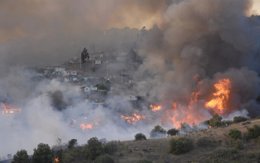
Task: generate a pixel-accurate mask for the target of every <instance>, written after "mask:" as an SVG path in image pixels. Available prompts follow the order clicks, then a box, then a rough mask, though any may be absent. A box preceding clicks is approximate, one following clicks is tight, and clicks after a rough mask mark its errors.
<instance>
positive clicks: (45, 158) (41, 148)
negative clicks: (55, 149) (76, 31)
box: [32, 143, 53, 163]
mask: <svg viewBox="0 0 260 163" xmlns="http://www.w3.org/2000/svg"><path fill="white" fill-rule="evenodd" d="M52 156H53V154H52V151H51V148H50V146H49V145H48V144H42V143H41V144H39V145H38V147H37V149H34V153H33V156H32V162H33V163H52Z"/></svg>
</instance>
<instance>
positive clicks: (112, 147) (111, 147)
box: [104, 141, 119, 155]
mask: <svg viewBox="0 0 260 163" xmlns="http://www.w3.org/2000/svg"><path fill="white" fill-rule="evenodd" d="M118 144H119V143H118V142H116V141H111V142H108V143H106V144H105V145H104V152H105V153H107V154H110V155H112V154H114V153H115V152H116V151H117V150H118Z"/></svg>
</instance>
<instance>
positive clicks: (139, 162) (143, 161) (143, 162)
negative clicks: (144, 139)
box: [137, 160, 152, 163]
mask: <svg viewBox="0 0 260 163" xmlns="http://www.w3.org/2000/svg"><path fill="white" fill-rule="evenodd" d="M137 163H152V161H148V160H139V161H137Z"/></svg>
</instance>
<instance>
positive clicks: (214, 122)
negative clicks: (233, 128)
mask: <svg viewBox="0 0 260 163" xmlns="http://www.w3.org/2000/svg"><path fill="white" fill-rule="evenodd" d="M221 121H222V117H221V116H219V115H218V114H215V115H213V117H212V118H211V119H209V120H208V121H206V123H207V124H208V125H209V126H211V127H220V126H223V123H222V122H221Z"/></svg>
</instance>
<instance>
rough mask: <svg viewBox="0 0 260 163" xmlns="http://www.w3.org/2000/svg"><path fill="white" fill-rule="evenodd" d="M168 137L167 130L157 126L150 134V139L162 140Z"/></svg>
mask: <svg viewBox="0 0 260 163" xmlns="http://www.w3.org/2000/svg"><path fill="white" fill-rule="evenodd" d="M165 135H166V130H165V129H163V128H162V127H161V126H159V125H157V126H155V127H154V128H153V129H152V131H151V133H150V137H151V138H158V137H159V138H160V137H164V136H165Z"/></svg>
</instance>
